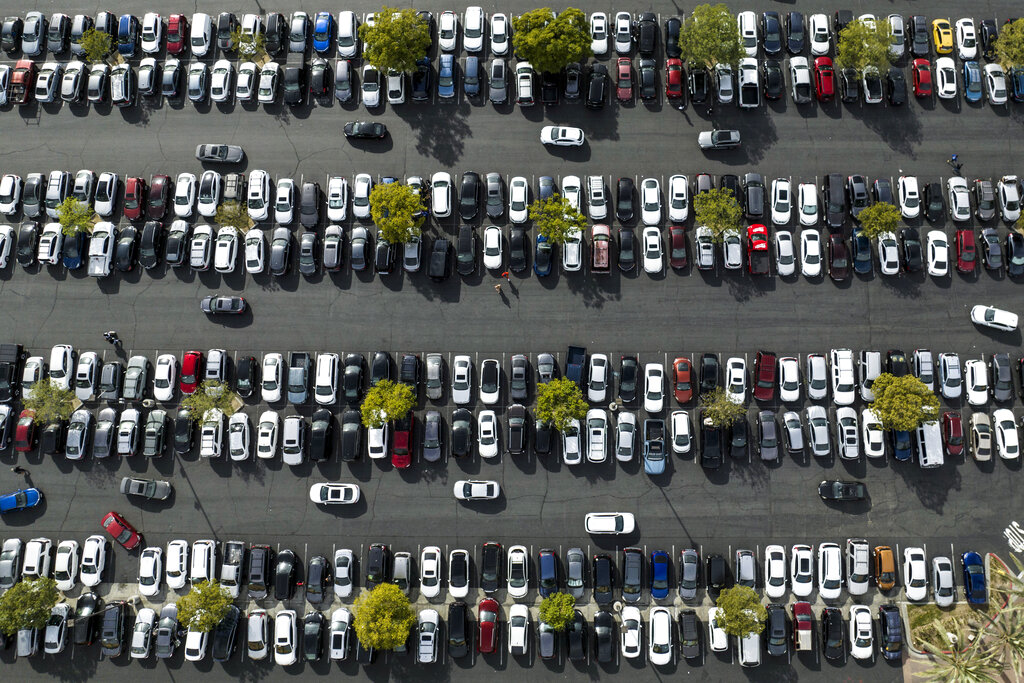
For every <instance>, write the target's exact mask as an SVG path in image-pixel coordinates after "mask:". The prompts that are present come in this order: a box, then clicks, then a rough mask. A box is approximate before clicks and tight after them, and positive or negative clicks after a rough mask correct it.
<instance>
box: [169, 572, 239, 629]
mask: <svg viewBox="0 0 1024 683" xmlns="http://www.w3.org/2000/svg"><path fill="white" fill-rule="evenodd" d="M177 605H178V622H179V623H180V624H181V625H182V626H184V627H185V628H187V629H192V630H194V631H201V632H202V633H208V632H210V631H212V630H213V629H215V628H217V624H219V623H220V622H221V621H222V620H223V619H224V617H226V616H227V614H228V610H229V609H231V593H228V590H227V589H226V588H224V587H223V586H221V585H220V582H218V581H200V582H199V583H196V584H193V586H192V590H190V591H189V592H188V594H186V595H185V596H183V597H181V598H178V602H177Z"/></svg>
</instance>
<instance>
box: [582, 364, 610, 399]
mask: <svg viewBox="0 0 1024 683" xmlns="http://www.w3.org/2000/svg"><path fill="white" fill-rule="evenodd" d="M610 374H611V365H610V364H609V362H608V356H607V355H606V354H603V353H595V354H593V355H592V356H591V357H590V370H589V377H588V378H587V400H588V401H590V402H591V403H604V401H605V400H606V399H607V398H608V379H609V376H610Z"/></svg>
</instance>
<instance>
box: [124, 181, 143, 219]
mask: <svg viewBox="0 0 1024 683" xmlns="http://www.w3.org/2000/svg"><path fill="white" fill-rule="evenodd" d="M145 208H146V181H145V180H143V179H142V178H138V177H134V176H133V177H129V178H125V181H124V217H125V218H127V219H128V220H132V221H137V220H139V219H140V218H142V211H143V209H145Z"/></svg>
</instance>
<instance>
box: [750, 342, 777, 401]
mask: <svg viewBox="0 0 1024 683" xmlns="http://www.w3.org/2000/svg"><path fill="white" fill-rule="evenodd" d="M775 366H776V363H775V354H774V353H769V352H767V351H758V352H757V359H756V360H755V361H754V398H755V399H757V400H758V401H770V400H772V398H774V396H775Z"/></svg>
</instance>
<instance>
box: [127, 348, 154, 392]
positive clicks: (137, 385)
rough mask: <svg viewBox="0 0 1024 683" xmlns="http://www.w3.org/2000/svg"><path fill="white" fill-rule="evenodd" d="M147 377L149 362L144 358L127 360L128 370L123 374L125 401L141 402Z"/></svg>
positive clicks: (138, 357)
mask: <svg viewBox="0 0 1024 683" xmlns="http://www.w3.org/2000/svg"><path fill="white" fill-rule="evenodd" d="M148 375H149V361H148V360H147V359H146V357H145V356H132V357H131V358H129V359H128V369H127V370H125V373H124V398H125V400H127V401H141V400H142V399H143V397H144V395H145V391H146V378H147V376H148Z"/></svg>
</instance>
